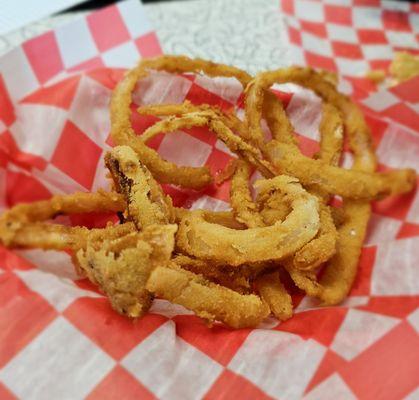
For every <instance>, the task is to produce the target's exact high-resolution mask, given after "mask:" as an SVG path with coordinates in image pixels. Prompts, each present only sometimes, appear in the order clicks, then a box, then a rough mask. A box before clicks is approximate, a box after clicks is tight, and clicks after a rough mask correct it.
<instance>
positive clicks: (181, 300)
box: [146, 265, 269, 329]
mask: <svg viewBox="0 0 419 400" xmlns="http://www.w3.org/2000/svg"><path fill="white" fill-rule="evenodd" d="M146 287H147V289H148V290H149V291H150V292H152V293H154V294H155V295H156V296H159V297H161V298H163V299H166V300H169V301H170V302H172V303H176V304H180V305H182V306H184V307H186V308H188V309H190V310H192V311H193V312H194V313H195V314H196V315H198V316H199V317H201V318H203V319H205V320H207V321H208V322H209V323H212V322H213V321H221V322H223V323H225V324H226V325H228V326H231V327H232V328H236V329H238V328H246V327H255V326H257V325H258V324H259V323H260V322H262V320H263V319H264V318H266V317H267V316H268V314H269V307H268V306H267V305H266V304H265V303H264V302H263V301H262V300H261V299H260V298H259V297H258V296H256V295H254V294H247V295H246V294H240V293H237V292H235V291H233V290H231V289H228V288H226V287H223V286H220V285H217V284H215V283H212V282H210V281H208V280H207V279H205V278H204V277H203V276H202V275H197V274H194V273H192V272H189V271H185V270H183V269H181V268H179V267H177V266H175V265H173V266H170V268H169V267H157V268H156V269H154V271H153V272H152V273H151V275H150V278H149V280H148V282H147V286H146Z"/></svg>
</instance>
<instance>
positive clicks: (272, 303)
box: [255, 272, 292, 321]
mask: <svg viewBox="0 0 419 400" xmlns="http://www.w3.org/2000/svg"><path fill="white" fill-rule="evenodd" d="M255 285H256V289H257V291H258V292H259V295H260V297H261V298H262V300H264V301H265V302H266V303H267V304H268V305H269V308H270V310H271V312H272V314H273V315H274V316H275V317H276V318H278V319H279V320H281V321H285V320H287V319H289V318H291V317H292V299H291V296H290V295H289V293H288V292H287V290H286V289H285V287H284V285H283V284H282V282H281V280H280V278H279V273H278V272H271V273H269V274H263V275H260V276H259V277H258V278H257V279H256V281H255Z"/></svg>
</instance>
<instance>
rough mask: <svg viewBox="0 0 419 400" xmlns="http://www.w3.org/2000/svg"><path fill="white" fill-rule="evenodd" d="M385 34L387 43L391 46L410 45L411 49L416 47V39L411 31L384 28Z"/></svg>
mask: <svg viewBox="0 0 419 400" xmlns="http://www.w3.org/2000/svg"><path fill="white" fill-rule="evenodd" d="M385 34H386V36H387V39H388V41H389V44H390V45H391V46H393V47H411V48H413V49H417V48H418V42H417V41H416V38H415V35H414V34H413V33H410V32H397V31H390V30H386V31H385Z"/></svg>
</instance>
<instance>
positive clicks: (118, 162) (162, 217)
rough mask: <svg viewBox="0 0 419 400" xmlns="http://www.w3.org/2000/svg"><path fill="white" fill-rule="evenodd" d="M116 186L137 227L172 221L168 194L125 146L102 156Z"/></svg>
mask: <svg viewBox="0 0 419 400" xmlns="http://www.w3.org/2000/svg"><path fill="white" fill-rule="evenodd" d="M105 164H106V166H107V167H108V169H109V170H110V172H111V175H112V178H113V180H114V183H115V187H116V189H117V191H118V192H120V193H122V194H123V196H124V198H125V200H126V203H127V213H128V217H129V219H130V220H132V221H133V222H134V224H135V225H136V227H137V229H140V228H143V227H145V226H149V225H153V224H168V223H170V222H173V220H174V211H173V206H172V201H171V199H170V197H168V196H166V195H165V194H164V193H163V190H162V189H161V187H160V185H159V184H158V183H157V182H156V181H155V180H154V178H153V176H152V175H151V174H150V171H149V170H148V169H147V167H146V166H144V165H143V164H142V163H141V162H140V160H139V159H138V156H137V155H136V153H135V152H134V151H133V150H132V149H131V148H130V147H128V146H117V147H115V148H114V149H113V150H112V151H111V152H108V153H107V154H106V156H105Z"/></svg>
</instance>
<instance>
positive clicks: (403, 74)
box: [390, 52, 419, 82]
mask: <svg viewBox="0 0 419 400" xmlns="http://www.w3.org/2000/svg"><path fill="white" fill-rule="evenodd" d="M390 74H391V75H392V77H393V78H395V79H396V81H397V82H404V81H407V80H408V79H410V78H413V77H415V76H417V75H419V56H418V55H413V54H410V53H406V52H399V53H395V56H394V60H393V62H392V63H391V65H390Z"/></svg>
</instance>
